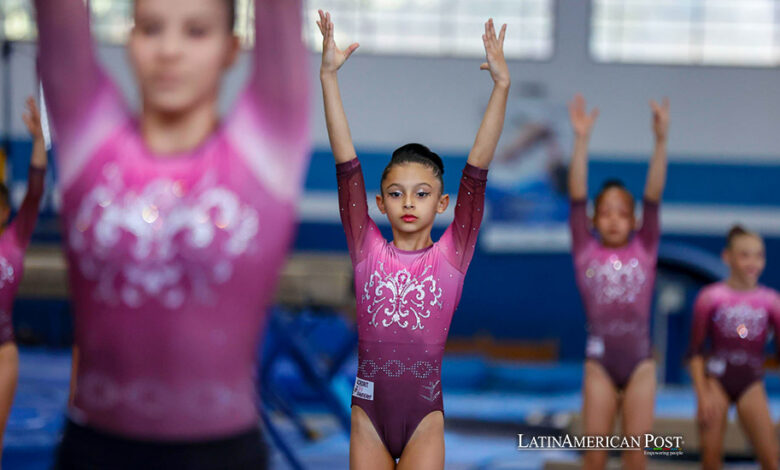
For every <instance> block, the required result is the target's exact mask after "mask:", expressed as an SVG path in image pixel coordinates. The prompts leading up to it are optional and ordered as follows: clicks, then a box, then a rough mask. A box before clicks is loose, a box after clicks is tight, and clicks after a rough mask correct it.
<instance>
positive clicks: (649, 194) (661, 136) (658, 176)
mask: <svg viewBox="0 0 780 470" xmlns="http://www.w3.org/2000/svg"><path fill="white" fill-rule="evenodd" d="M650 108H651V109H652V110H653V133H654V134H655V149H654V150H653V156H652V158H651V159H650V168H648V170H647V182H646V183H645V200H647V201H650V202H660V201H661V195H662V194H663V192H664V186H665V185H666V166H667V159H666V138H667V135H668V131H669V99H668V98H664V100H663V101H662V102H661V104H658V103H656V102H655V101H654V100H651V101H650Z"/></svg>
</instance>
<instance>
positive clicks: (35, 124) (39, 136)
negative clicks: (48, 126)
mask: <svg viewBox="0 0 780 470" xmlns="http://www.w3.org/2000/svg"><path fill="white" fill-rule="evenodd" d="M25 103H26V104H27V111H26V112H25V113H24V114H22V120H23V121H24V124H25V125H26V126H27V130H28V131H30V135H32V137H33V140H34V141H39V142H43V128H42V127H41V113H40V112H39V111H38V105H37V104H36V103H35V99H34V98H33V97H32V96H30V97H28V98H27V101H26V102H25Z"/></svg>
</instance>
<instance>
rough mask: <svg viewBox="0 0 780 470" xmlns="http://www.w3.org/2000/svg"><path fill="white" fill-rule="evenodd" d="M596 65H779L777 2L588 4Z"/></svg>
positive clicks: (630, 0)
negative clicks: (590, 11) (600, 63)
mask: <svg viewBox="0 0 780 470" xmlns="http://www.w3.org/2000/svg"><path fill="white" fill-rule="evenodd" d="M592 9H593V11H592V16H591V37H590V52H591V55H592V56H593V58H594V59H595V60H596V61H598V62H607V63H650V64H682V65H721V66H753V67H774V66H777V65H780V1H777V0H738V1H737V0H593V1H592Z"/></svg>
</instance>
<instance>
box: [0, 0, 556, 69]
mask: <svg viewBox="0 0 780 470" xmlns="http://www.w3.org/2000/svg"><path fill="white" fill-rule="evenodd" d="M52 1H56V0H52ZM553 3H554V0H489V1H487V0H308V1H306V2H305V4H306V11H305V14H304V21H305V24H304V36H305V40H306V42H307V43H308V44H309V46H310V47H311V48H312V49H313V50H320V48H321V45H322V38H321V36H320V33H319V30H318V29H317V25H316V24H315V21H316V19H317V9H318V8H321V9H323V10H329V11H330V12H331V13H332V15H333V17H334V20H335V21H336V34H337V35H336V40H337V42H338V43H339V45H340V46H342V47H343V46H344V45H346V44H347V42H354V41H357V42H360V44H361V52H364V53H373V54H391V55H422V56H453V57H481V56H483V55H484V49H483V46H482V40H481V36H482V33H483V31H484V30H483V23H484V21H485V20H486V19H487V18H488V17H493V18H494V19H495V20H496V22H497V23H498V24H499V26H500V24H501V23H507V25H508V27H509V34H508V35H507V39H506V42H505V44H504V50H505V54H506V56H507V57H509V58H515V59H530V60H546V59H549V58H550V57H551V56H552V53H553V22H554V18H553V14H554V11H553V7H554V5H553ZM31 4H32V1H31V0H2V2H0V15H2V16H1V17H2V26H3V33H4V36H5V38H7V39H10V40H34V39H35V36H36V33H35V22H34V17H33V11H32V5H31ZM89 4H90V11H91V15H92V29H93V33H94V34H95V36H96V38H97V39H98V40H100V41H102V42H106V43H113V44H119V43H123V42H124V41H125V40H126V38H127V32H128V31H129V29H130V27H131V24H132V0H90V2H89ZM236 8H237V19H236V30H237V32H238V34H239V35H241V37H242V38H243V40H244V44H245V45H247V46H251V44H252V43H253V37H252V36H253V29H252V21H253V15H254V11H253V10H254V8H253V2H252V0H238V1H237V5H236Z"/></svg>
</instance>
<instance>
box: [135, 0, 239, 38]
mask: <svg viewBox="0 0 780 470" xmlns="http://www.w3.org/2000/svg"><path fill="white" fill-rule="evenodd" d="M224 1H225V7H226V8H227V14H228V28H229V29H228V31H229V32H230V33H231V34H232V33H233V31H234V29H235V27H236V0H224ZM133 4H134V5H135V2H133Z"/></svg>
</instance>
